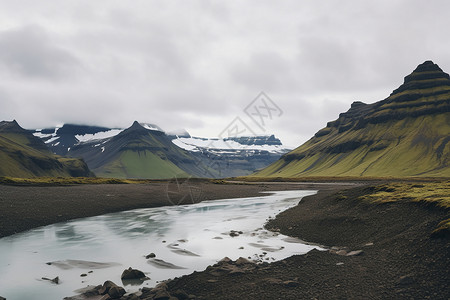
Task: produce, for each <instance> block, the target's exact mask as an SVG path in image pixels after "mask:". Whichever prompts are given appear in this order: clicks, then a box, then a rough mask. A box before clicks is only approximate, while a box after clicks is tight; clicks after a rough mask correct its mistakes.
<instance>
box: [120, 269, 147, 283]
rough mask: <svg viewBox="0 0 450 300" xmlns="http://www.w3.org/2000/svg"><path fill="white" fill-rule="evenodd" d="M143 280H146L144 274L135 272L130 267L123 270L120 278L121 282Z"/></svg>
mask: <svg viewBox="0 0 450 300" xmlns="http://www.w3.org/2000/svg"><path fill="white" fill-rule="evenodd" d="M143 278H147V276H145V274H144V272H142V271H140V270H137V269H132V268H131V267H130V268H128V269H126V270H124V271H123V272H122V276H120V279H122V280H127V279H143Z"/></svg>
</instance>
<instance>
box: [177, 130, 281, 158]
mask: <svg viewBox="0 0 450 300" xmlns="http://www.w3.org/2000/svg"><path fill="white" fill-rule="evenodd" d="M172 142H173V143H174V144H175V145H177V146H178V147H180V148H183V149H185V150H188V151H194V152H201V151H210V152H213V153H217V154H220V153H231V152H234V151H238V150H245V151H247V152H249V153H254V152H255V151H267V152H270V153H275V154H284V153H286V152H287V151H288V149H286V148H285V147H283V145H282V144H281V141H280V140H279V139H277V138H276V137H275V136H274V135H270V136H251V137H248V136H247V137H230V138H225V139H218V138H200V137H191V136H189V137H186V136H182V137H180V136H177V137H176V138H174V139H172Z"/></svg>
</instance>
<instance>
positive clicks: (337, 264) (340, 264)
mask: <svg viewBox="0 0 450 300" xmlns="http://www.w3.org/2000/svg"><path fill="white" fill-rule="evenodd" d="M343 264H344V263H343V262H338V263H336V266H342V265H343Z"/></svg>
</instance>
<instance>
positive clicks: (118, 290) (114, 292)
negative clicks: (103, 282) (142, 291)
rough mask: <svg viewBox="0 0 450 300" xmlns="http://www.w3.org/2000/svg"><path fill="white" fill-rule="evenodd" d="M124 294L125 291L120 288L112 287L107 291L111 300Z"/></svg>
mask: <svg viewBox="0 0 450 300" xmlns="http://www.w3.org/2000/svg"><path fill="white" fill-rule="evenodd" d="M125 293H126V292H125V289H124V288H123V287H121V286H113V287H111V288H110V289H109V291H108V295H109V296H110V297H111V299H118V298H120V297H122V296H123V295H125Z"/></svg>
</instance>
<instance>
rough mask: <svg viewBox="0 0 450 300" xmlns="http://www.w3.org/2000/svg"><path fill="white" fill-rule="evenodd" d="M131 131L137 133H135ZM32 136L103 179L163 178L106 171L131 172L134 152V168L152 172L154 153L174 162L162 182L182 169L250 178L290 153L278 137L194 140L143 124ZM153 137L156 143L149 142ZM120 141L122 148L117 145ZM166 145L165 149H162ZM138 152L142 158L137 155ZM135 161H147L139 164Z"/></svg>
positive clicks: (65, 129) (205, 174) (62, 129)
mask: <svg viewBox="0 0 450 300" xmlns="http://www.w3.org/2000/svg"><path fill="white" fill-rule="evenodd" d="M131 128H132V129H133V130H131V131H130V129H131ZM125 131H126V132H128V134H127V135H124V132H125ZM33 134H34V135H35V136H36V137H39V138H41V139H42V140H43V141H44V142H45V144H46V145H47V147H48V148H49V149H50V150H51V151H52V152H53V153H56V154H59V155H65V156H70V157H81V158H83V159H84V160H85V161H86V163H87V164H88V165H89V167H90V168H91V169H92V170H93V171H94V172H96V173H97V174H98V175H99V176H109V177H140V178H145V176H149V174H150V173H151V176H152V178H157V177H158V174H155V172H150V173H149V172H146V171H145V170H139V172H137V173H136V172H134V171H133V170H131V169H130V170H128V171H127V172H125V173H120V172H119V173H117V172H109V173H108V172H106V171H105V170H106V169H108V166H111V165H114V164H120V165H121V168H122V169H124V170H126V169H127V168H128V166H127V163H128V162H129V163H131V162H130V161H128V162H127V160H126V159H122V158H123V156H124V153H127V154H126V155H128V156H130V155H131V153H133V154H132V155H133V157H134V158H133V162H132V164H136V163H137V165H141V166H143V165H146V166H147V168H150V169H151V168H152V163H151V162H149V161H147V160H148V154H149V153H153V154H156V156H157V157H159V158H162V159H163V160H166V161H170V163H171V164H173V165H170V167H169V165H166V164H163V165H164V167H161V164H159V168H160V169H161V172H162V173H161V174H162V175H161V176H162V178H165V177H164V176H167V174H169V173H170V172H169V173H168V171H167V170H168V169H170V170H172V171H174V170H180V169H181V170H182V171H183V172H185V173H187V174H190V175H194V176H198V177H215V178H218V177H230V176H240V175H248V174H251V173H253V172H254V171H255V170H258V169H261V168H264V167H266V166H267V165H269V164H270V163H272V162H274V161H276V160H277V159H279V158H280V157H281V155H283V154H285V153H287V152H288V151H289V150H288V149H285V148H284V147H283V145H282V143H281V141H280V140H279V139H277V138H276V137H275V136H274V135H268V136H251V137H230V138H226V139H218V138H201V137H192V136H191V135H190V134H189V133H188V132H187V131H186V130H178V131H174V132H167V133H166V132H164V130H162V129H161V128H160V127H158V126H157V125H154V124H148V123H138V122H135V123H133V125H132V126H131V127H130V128H127V129H122V128H106V127H98V126H85V125H73V124H65V125H63V126H57V127H55V128H47V129H38V130H34V131H33ZM119 137H120V138H119ZM149 137H151V139H153V141H149ZM119 140H120V143H118V142H117V141H119ZM136 140H139V142H138V144H139V145H140V144H142V143H144V144H145V145H147V146H145V147H144V148H145V149H144V150H145V153H147V154H146V155H144V156H142V155H141V154H139V153H141V152H142V150H143V149H140V148H139V147H140V146H139V147H138V146H136ZM161 143H163V144H164V145H165V146H164V147H162V146H161ZM136 147H137V148H136ZM138 148H139V149H138ZM141 148H142V147H141ZM176 149H179V150H176ZM130 151H131V152H130ZM164 151H166V152H167V153H164ZM180 151H181V152H180ZM183 151H184V152H183ZM134 152H136V153H137V155H134ZM183 153H184V154H183ZM136 160H143V161H142V162H136ZM144 160H146V161H145V162H144ZM157 160H158V161H159V159H157ZM119 161H120V162H119ZM107 165H108V166H107ZM166 167H167V168H166ZM163 170H165V171H163ZM174 172H175V171H174ZM130 174H134V175H130ZM136 174H138V175H136Z"/></svg>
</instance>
